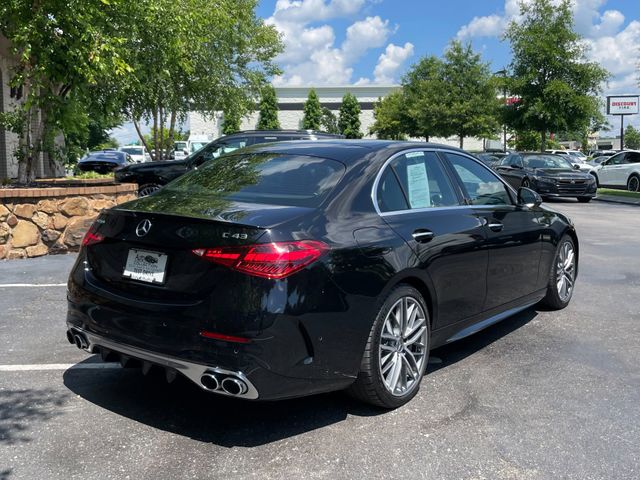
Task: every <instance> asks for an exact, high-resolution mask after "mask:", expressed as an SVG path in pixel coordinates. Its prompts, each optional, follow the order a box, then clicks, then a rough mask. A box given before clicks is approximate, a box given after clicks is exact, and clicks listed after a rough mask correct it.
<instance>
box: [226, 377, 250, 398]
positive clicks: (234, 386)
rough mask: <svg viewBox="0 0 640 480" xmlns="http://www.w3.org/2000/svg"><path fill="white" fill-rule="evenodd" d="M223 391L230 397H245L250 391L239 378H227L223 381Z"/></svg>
mask: <svg viewBox="0 0 640 480" xmlns="http://www.w3.org/2000/svg"><path fill="white" fill-rule="evenodd" d="M222 390H224V391H225V392H226V393H228V394H229V395H244V394H245V393H247V390H249V387H247V384H246V383H245V382H243V381H242V380H240V379H238V378H233V377H227V378H225V379H224V380H222Z"/></svg>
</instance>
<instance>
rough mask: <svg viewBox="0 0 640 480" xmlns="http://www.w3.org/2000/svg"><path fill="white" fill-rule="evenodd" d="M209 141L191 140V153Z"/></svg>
mask: <svg viewBox="0 0 640 480" xmlns="http://www.w3.org/2000/svg"><path fill="white" fill-rule="evenodd" d="M208 143H209V142H191V153H194V152H197V151H198V150H200V149H201V148H202V147H204V146H205V145H207V144H208Z"/></svg>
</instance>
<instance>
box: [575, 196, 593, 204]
mask: <svg viewBox="0 0 640 480" xmlns="http://www.w3.org/2000/svg"><path fill="white" fill-rule="evenodd" d="M578 201H579V202H580V203H589V202H590V201H591V197H578Z"/></svg>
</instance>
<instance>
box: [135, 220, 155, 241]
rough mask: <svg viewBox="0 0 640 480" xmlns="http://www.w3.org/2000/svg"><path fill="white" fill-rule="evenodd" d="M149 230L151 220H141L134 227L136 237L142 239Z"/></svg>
mask: <svg viewBox="0 0 640 480" xmlns="http://www.w3.org/2000/svg"><path fill="white" fill-rule="evenodd" d="M149 230H151V220H149V219H145V220H142V221H141V222H140V223H139V224H138V226H137V227H136V235H137V236H139V237H144V236H145V235H146V234H147V233H149Z"/></svg>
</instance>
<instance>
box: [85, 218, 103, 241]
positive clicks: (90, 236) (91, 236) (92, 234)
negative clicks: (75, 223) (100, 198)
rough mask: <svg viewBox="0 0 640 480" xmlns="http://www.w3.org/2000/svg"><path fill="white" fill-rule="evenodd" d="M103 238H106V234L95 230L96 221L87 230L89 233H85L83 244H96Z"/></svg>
mask: <svg viewBox="0 0 640 480" xmlns="http://www.w3.org/2000/svg"><path fill="white" fill-rule="evenodd" d="M103 240H104V235H102V234H100V233H97V232H96V231H95V223H94V224H93V225H91V228H89V230H87V233H85V235H84V238H83V239H82V246H83V247H88V246H89V245H95V244H96V243H100V242H101V241H103Z"/></svg>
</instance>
